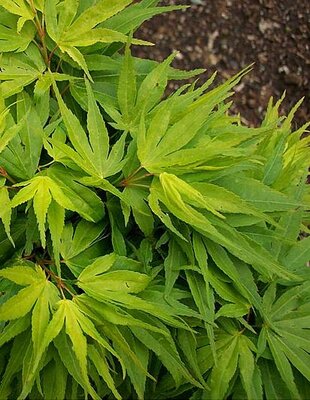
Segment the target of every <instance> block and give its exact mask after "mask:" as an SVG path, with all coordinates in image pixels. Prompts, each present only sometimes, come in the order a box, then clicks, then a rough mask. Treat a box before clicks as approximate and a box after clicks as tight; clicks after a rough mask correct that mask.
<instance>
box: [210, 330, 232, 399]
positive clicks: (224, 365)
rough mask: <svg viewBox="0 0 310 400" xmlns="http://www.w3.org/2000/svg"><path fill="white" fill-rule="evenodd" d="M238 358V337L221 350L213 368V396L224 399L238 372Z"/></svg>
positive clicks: (211, 382)
mask: <svg viewBox="0 0 310 400" xmlns="http://www.w3.org/2000/svg"><path fill="white" fill-rule="evenodd" d="M238 358H239V353H238V339H237V338H233V339H232V340H231V341H230V342H229V343H228V344H227V346H226V348H225V349H224V350H223V351H222V352H221V355H220V356H219V357H218V362H217V365H215V366H214V367H213V369H212V373H211V376H210V388H211V397H212V398H214V399H222V398H224V397H225V394H226V393H227V390H228V387H229V383H230V381H231V379H232V378H233V376H234V374H235V372H236V369H237V365H238Z"/></svg>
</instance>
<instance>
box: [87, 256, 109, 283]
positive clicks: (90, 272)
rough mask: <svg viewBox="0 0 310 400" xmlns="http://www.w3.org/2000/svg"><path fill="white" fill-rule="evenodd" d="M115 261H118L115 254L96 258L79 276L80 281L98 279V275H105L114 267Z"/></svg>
mask: <svg viewBox="0 0 310 400" xmlns="http://www.w3.org/2000/svg"><path fill="white" fill-rule="evenodd" d="M115 260H116V255H115V254H114V253H111V254H107V255H105V256H102V257H98V258H96V260H95V261H94V262H93V263H92V264H90V265H89V266H88V267H86V268H85V269H84V270H83V271H82V273H81V274H80V275H79V281H80V282H85V281H86V282H87V281H89V280H92V279H94V278H96V275H100V274H103V273H104V272H106V271H108V270H109V269H110V268H111V267H112V265H113V264H114V262H115Z"/></svg>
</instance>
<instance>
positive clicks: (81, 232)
mask: <svg viewBox="0 0 310 400" xmlns="http://www.w3.org/2000/svg"><path fill="white" fill-rule="evenodd" d="M103 229H104V226H102V224H101V223H99V224H94V223H91V222H88V221H84V220H81V221H80V222H79V223H78V224H77V225H76V227H75V230H74V228H73V226H72V224H71V223H68V224H66V225H65V226H64V229H63V231H62V234H61V237H60V247H59V250H60V254H61V256H62V259H63V262H64V263H65V264H66V265H67V266H68V268H69V269H70V270H71V272H72V273H73V274H74V276H76V277H78V276H79V275H80V273H81V272H82V271H83V269H84V268H85V267H87V266H88V265H89V263H90V262H91V261H92V260H94V259H96V258H97V257H99V256H101V254H102V247H103V245H102V241H101V240H100V236H101V234H102V231H103Z"/></svg>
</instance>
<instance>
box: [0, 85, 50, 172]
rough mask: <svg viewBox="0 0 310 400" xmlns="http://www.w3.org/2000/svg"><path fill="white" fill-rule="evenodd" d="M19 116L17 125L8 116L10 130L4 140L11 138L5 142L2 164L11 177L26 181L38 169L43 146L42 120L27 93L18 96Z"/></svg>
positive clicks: (6, 132)
mask: <svg viewBox="0 0 310 400" xmlns="http://www.w3.org/2000/svg"><path fill="white" fill-rule="evenodd" d="M17 116H18V120H19V122H18V124H15V125H14V122H13V120H12V118H10V116H8V122H7V124H8V129H7V131H4V134H3V136H2V138H3V139H5V137H7V139H8V136H11V137H10V138H9V141H8V140H5V142H6V143H5V146H6V147H5V149H4V150H3V151H2V153H1V154H0V162H1V165H2V166H3V168H4V169H5V170H6V171H7V172H8V174H9V175H11V176H13V177H16V178H19V179H24V180H26V179H30V178H32V177H33V176H34V174H35V172H36V170H37V168H38V164H39V160H40V156H41V151H42V144H43V140H42V136H43V128H42V125H41V122H40V118H39V115H38V114H37V112H36V109H35V108H34V106H33V104H32V102H31V100H30V98H29V96H28V95H27V93H26V92H22V93H21V94H19V95H18V105H17ZM0 140H1V139H0Z"/></svg>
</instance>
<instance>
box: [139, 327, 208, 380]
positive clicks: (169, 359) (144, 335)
mask: <svg viewBox="0 0 310 400" xmlns="http://www.w3.org/2000/svg"><path fill="white" fill-rule="evenodd" d="M132 332H133V334H134V335H135V336H136V337H137V338H138V339H139V340H140V341H141V342H142V343H143V344H144V345H145V346H146V347H148V348H149V349H151V350H152V351H153V352H154V353H155V354H156V355H157V357H158V358H159V359H160V360H161V362H162V363H163V364H164V365H165V367H166V368H167V370H168V371H169V373H170V374H171V375H172V377H173V379H174V381H175V384H176V385H177V386H178V385H179V384H180V383H181V380H182V377H184V378H186V379H187V381H188V382H191V383H192V384H194V385H195V386H200V384H199V383H198V382H197V381H196V380H195V379H194V378H193V377H192V376H191V375H190V373H189V372H188V370H187V369H186V367H185V366H184V364H183V362H182V361H181V359H180V356H179V354H178V353H177V350H176V348H175V346H174V344H173V343H171V342H169V341H168V340H166V339H163V338H161V339H160V340H159V338H158V335H157V334H155V333H151V332H148V331H145V330H144V329H137V328H132Z"/></svg>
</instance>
